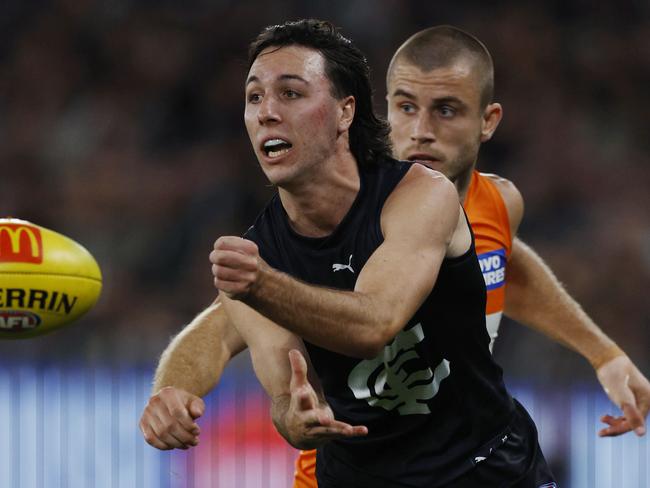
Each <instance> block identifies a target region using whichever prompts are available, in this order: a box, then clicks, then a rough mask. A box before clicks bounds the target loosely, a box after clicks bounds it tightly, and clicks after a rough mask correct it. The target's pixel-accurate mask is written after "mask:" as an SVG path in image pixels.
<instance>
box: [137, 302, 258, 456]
mask: <svg viewBox="0 0 650 488" xmlns="http://www.w3.org/2000/svg"><path fill="white" fill-rule="evenodd" d="M245 348H246V344H245V343H244V341H243V340H242V338H241V336H240V335H239V333H238V332H237V329H235V328H234V327H233V326H232V325H231V324H230V322H229V320H228V317H227V315H226V314H225V311H224V309H223V305H222V304H221V303H219V302H218V301H215V302H214V303H213V304H212V305H211V306H209V307H208V308H207V309H205V310H204V311H203V312H202V313H200V314H199V315H198V316H197V317H196V318H194V320H192V322H191V323H190V324H189V325H188V326H187V327H185V328H184V329H183V330H182V331H181V333H180V334H178V335H177V336H176V337H175V338H174V339H173V340H172V342H171V343H170V344H169V346H168V347H167V349H166V350H165V351H164V352H163V354H162V356H161V358H160V362H159V364H158V368H157V370H156V375H155V378H154V384H153V393H152V396H151V398H150V399H149V402H148V403H147V405H146V407H145V409H144V411H143V413H142V418H141V420H140V429H141V431H142V433H143V435H144V437H145V440H146V441H147V442H148V443H149V444H151V445H152V446H154V447H157V448H158V449H163V450H167V449H175V448H178V449H187V448H188V447H190V446H195V445H197V444H198V436H199V434H200V429H199V426H198V425H197V423H196V419H197V418H198V417H200V416H201V415H203V412H204V410H205V405H204V403H203V400H202V399H201V397H202V396H205V395H206V394H207V393H208V392H209V391H210V390H211V389H212V388H213V387H214V386H215V385H216V384H217V382H218V381H219V378H220V377H221V374H222V373H223V369H224V367H225V365H226V364H227V362H228V361H229V360H230V359H231V358H232V357H234V356H235V355H236V354H238V353H239V352H240V351H242V350H243V349H245Z"/></svg>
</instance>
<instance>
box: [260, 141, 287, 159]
mask: <svg viewBox="0 0 650 488" xmlns="http://www.w3.org/2000/svg"><path fill="white" fill-rule="evenodd" d="M291 147H292V144H291V143H290V142H287V141H285V140H284V139H269V140H268V141H266V142H265V143H264V144H263V145H262V150H263V151H264V153H265V154H266V155H267V156H268V157H269V158H277V157H280V156H282V155H284V154H286V153H288V152H289V150H290V149H291Z"/></svg>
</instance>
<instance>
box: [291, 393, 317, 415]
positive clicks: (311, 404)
mask: <svg viewBox="0 0 650 488" xmlns="http://www.w3.org/2000/svg"><path fill="white" fill-rule="evenodd" d="M291 398H292V400H294V402H295V405H296V408H297V410H298V411H306V410H314V409H315V408H316V406H317V404H318V402H317V400H316V395H315V394H314V392H313V390H312V391H310V390H309V389H307V388H300V389H298V390H293V391H292V392H291Z"/></svg>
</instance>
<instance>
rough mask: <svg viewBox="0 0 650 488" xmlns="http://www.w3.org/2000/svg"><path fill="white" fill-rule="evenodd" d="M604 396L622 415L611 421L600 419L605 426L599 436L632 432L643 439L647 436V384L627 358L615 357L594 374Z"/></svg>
mask: <svg viewBox="0 0 650 488" xmlns="http://www.w3.org/2000/svg"><path fill="white" fill-rule="evenodd" d="M596 373H597V375H598V380H599V381H600V384H601V385H602V386H603V389H604V390H605V393H607V395H608V396H609V398H610V400H612V401H613V402H614V403H615V404H616V405H618V406H619V407H620V408H621V410H622V411H623V415H621V416H619V417H613V416H611V415H603V416H602V417H601V418H600V420H601V422H604V423H606V424H607V425H608V427H605V428H604V429H602V430H601V431H600V432H598V435H599V436H601V437H610V436H617V435H621V434H625V433H626V432H629V431H631V430H634V432H635V433H636V435H638V436H642V435H644V434H645V432H646V426H645V419H646V417H647V416H648V410H650V382H648V380H647V379H646V377H645V376H643V374H641V372H640V371H639V370H638V369H637V367H636V366H635V365H634V364H633V363H632V361H630V358H628V357H627V356H618V357H615V358H614V359H612V360H610V361H608V362H606V363H605V364H603V365H602V366H601V367H600V368H598V370H597V371H596Z"/></svg>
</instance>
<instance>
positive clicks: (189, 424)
mask: <svg viewBox="0 0 650 488" xmlns="http://www.w3.org/2000/svg"><path fill="white" fill-rule="evenodd" d="M203 412H205V403H204V402H203V400H202V399H201V398H200V397H198V396H196V395H192V394H191V393H188V392H187V391H185V390H181V389H180V388H174V387H173V386H166V387H165V388H162V389H161V390H160V391H159V392H158V393H156V394H155V395H152V396H151V398H149V402H147V406H146V407H145V408H144V411H143V412H142V417H141V418H140V430H141V431H142V435H144V440H146V441H147V442H148V443H149V444H151V445H152V446H153V447H156V448H158V449H161V450H164V451H166V450H169V449H188V448H190V447H192V446H196V445H197V444H198V443H199V434H200V433H201V430H200V429H199V426H198V424H197V423H196V422H195V420H196V419H198V418H199V417H200V416H201V415H203Z"/></svg>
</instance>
